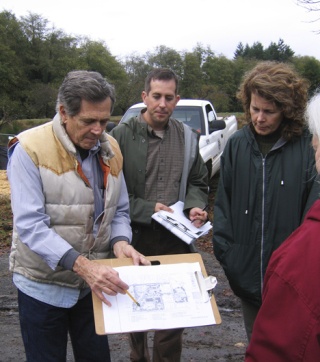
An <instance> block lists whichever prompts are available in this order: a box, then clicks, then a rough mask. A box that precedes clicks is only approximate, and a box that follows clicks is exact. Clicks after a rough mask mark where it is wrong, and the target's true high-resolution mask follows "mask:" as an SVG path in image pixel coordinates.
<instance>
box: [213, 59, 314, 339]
mask: <svg viewBox="0 0 320 362" xmlns="http://www.w3.org/2000/svg"><path fill="white" fill-rule="evenodd" d="M307 92H308V84H307V82H306V80H304V79H303V78H302V77H300V76H299V75H298V73H297V72H296V71H295V70H294V69H293V68H292V67H291V66H290V65H288V64H285V63H277V62H262V63H259V64H258V65H257V66H256V67H254V68H253V69H252V70H251V71H249V72H248V73H247V74H245V76H244V79H243V82H242V84H241V86H240V90H239V92H238V98H239V99H240V100H241V102H242V104H243V108H244V112H245V115H246V119H247V123H248V124H247V125H245V126H244V127H243V128H242V129H240V130H239V131H237V132H236V133H235V134H234V135H233V136H232V137H231V138H230V139H229V141H228V143H227V145H226V148H225V150H224V153H223V155H222V158H221V169H220V179H219V186H218V190H217V194H216V198H215V205H214V225H213V248H214V254H215V256H216V258H217V259H218V260H219V262H220V264H221V265H222V267H223V269H224V271H225V274H226V276H227V278H228V280H229V283H230V286H231V288H232V290H233V292H234V293H235V294H236V295H237V296H238V297H239V298H240V300H241V304H242V310H243V317H244V324H245V328H246V332H247V336H248V340H250V338H251V332H252V327H253V324H254V321H255V318H256V315H257V313H258V311H259V308H260V306H261V294H262V289H263V278H264V275H265V271H266V268H267V265H268V262H269V259H270V257H271V254H272V253H273V251H274V250H276V249H277V248H278V247H279V246H280V245H281V244H282V242H283V241H284V240H285V239H286V238H287V237H288V236H289V235H290V234H291V233H292V232H293V231H294V230H295V229H296V228H297V227H298V226H299V225H300V224H301V222H302V221H303V218H304V216H305V213H306V211H308V209H309V208H310V206H311V205H312V204H313V202H314V201H315V200H316V199H317V198H318V185H317V183H316V182H314V181H315V176H316V170H315V161H314V153H313V149H312V147H311V139H312V137H311V135H310V133H309V131H308V128H307V127H306V123H305V120H304V111H305V107H306V104H307V99H308V93H307ZM276 302H277V301H275V303H276Z"/></svg>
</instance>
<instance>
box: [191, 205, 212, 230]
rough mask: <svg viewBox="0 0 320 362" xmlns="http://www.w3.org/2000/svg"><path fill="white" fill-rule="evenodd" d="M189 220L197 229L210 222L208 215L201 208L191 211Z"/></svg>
mask: <svg viewBox="0 0 320 362" xmlns="http://www.w3.org/2000/svg"><path fill="white" fill-rule="evenodd" d="M189 219H190V220H191V222H192V223H193V225H194V226H195V227H197V228H199V227H201V226H202V225H203V224H205V223H206V222H207V220H208V213H207V212H206V211H204V210H202V209H200V208H199V207H194V208H192V209H191V210H190V211H189Z"/></svg>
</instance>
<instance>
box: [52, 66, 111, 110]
mask: <svg viewBox="0 0 320 362" xmlns="http://www.w3.org/2000/svg"><path fill="white" fill-rule="evenodd" d="M109 97H110V99H111V113H112V111H113V108H114V103H115V90H114V87H113V86H112V85H111V84H110V83H108V82H107V81H106V80H105V78H103V76H102V75H101V74H100V73H98V72H92V71H87V70H75V71H72V72H69V73H68V74H67V76H66V77H65V78H64V80H63V82H62V84H61V86H60V88H59V92H58V99H57V105H56V110H57V112H58V111H59V106H60V105H61V104H62V105H63V106H64V107H65V110H66V112H67V114H69V115H70V116H75V115H77V114H78V113H79V112H80V109H81V101H82V100H83V99H84V100H86V101H88V102H102V101H104V100H105V99H106V98H109Z"/></svg>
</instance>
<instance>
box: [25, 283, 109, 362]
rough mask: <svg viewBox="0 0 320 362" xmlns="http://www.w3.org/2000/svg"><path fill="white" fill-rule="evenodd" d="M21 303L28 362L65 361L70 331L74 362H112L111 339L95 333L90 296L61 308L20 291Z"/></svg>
mask: <svg viewBox="0 0 320 362" xmlns="http://www.w3.org/2000/svg"><path fill="white" fill-rule="evenodd" d="M18 303H19V317H20V326H21V333H22V339H23V343H24V347H25V352H26V357H27V361H28V362H39V361H41V362H65V361H66V351H67V342H68V332H69V334H70V338H71V343H72V348H73V354H74V358H75V361H77V362H78V361H79V362H80V361H83V362H89V361H92V362H110V361H111V358H110V351H109V343H108V337H107V336H106V335H104V336H100V335H97V334H96V332H95V327H94V317H93V306H92V296H91V293H89V294H88V295H87V296H85V297H84V298H82V299H81V300H79V301H78V302H77V304H76V305H74V306H73V307H72V308H58V307H54V306H52V305H49V304H46V303H43V302H40V301H38V300H36V299H34V298H32V297H29V296H28V295H26V294H24V293H22V292H21V291H20V290H18Z"/></svg>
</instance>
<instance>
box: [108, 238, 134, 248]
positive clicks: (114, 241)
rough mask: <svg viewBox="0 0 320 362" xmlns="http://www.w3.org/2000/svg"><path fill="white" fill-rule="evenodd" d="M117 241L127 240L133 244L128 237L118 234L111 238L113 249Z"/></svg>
mask: <svg viewBox="0 0 320 362" xmlns="http://www.w3.org/2000/svg"><path fill="white" fill-rule="evenodd" d="M117 241H127V242H128V244H129V245H130V244H131V242H130V240H129V239H128V238H127V237H125V236H116V237H115V238H113V239H112V240H110V247H111V249H112V250H113V247H114V244H115V243H116V242H117Z"/></svg>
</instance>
